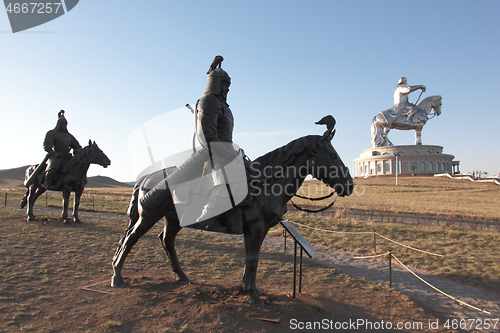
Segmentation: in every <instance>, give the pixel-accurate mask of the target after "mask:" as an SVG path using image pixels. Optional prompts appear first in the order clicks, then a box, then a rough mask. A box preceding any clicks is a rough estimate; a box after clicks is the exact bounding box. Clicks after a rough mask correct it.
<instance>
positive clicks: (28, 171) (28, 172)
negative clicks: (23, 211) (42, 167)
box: [21, 164, 38, 208]
mask: <svg viewBox="0 0 500 333" xmlns="http://www.w3.org/2000/svg"><path fill="white" fill-rule="evenodd" d="M37 166H38V164H36V165H32V166H29V167H28V168H27V169H26V171H25V172H24V183H25V184H26V182H27V181H28V179H30V177H31V174H32V173H33V172H34V171H35V169H36V167H37ZM29 194H30V187H29V186H28V187H27V188H26V193H25V194H24V197H23V198H22V200H21V208H24V207H26V205H27V204H28V196H29Z"/></svg>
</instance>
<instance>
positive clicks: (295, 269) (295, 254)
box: [293, 241, 297, 298]
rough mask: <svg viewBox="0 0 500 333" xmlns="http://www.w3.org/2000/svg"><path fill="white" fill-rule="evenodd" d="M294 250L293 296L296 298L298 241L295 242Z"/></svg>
mask: <svg viewBox="0 0 500 333" xmlns="http://www.w3.org/2000/svg"><path fill="white" fill-rule="evenodd" d="M294 243H295V246H294V251H293V298H295V285H296V282H297V241H295V242H294Z"/></svg>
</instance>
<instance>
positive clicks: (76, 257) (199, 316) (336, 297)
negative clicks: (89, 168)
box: [0, 178, 500, 332]
mask: <svg viewBox="0 0 500 333" xmlns="http://www.w3.org/2000/svg"><path fill="white" fill-rule="evenodd" d="M390 181H391V180H390V179H389V180H387V179H386V180H382V179H379V180H359V181H357V182H359V183H360V184H361V182H364V185H365V186H366V190H367V191H366V193H365V194H366V195H367V197H362V196H360V197H358V198H355V197H353V198H354V200H353V204H352V205H353V207H354V206H356V205H358V204H359V205H360V206H359V207H361V206H363V202H362V201H363V200H367V201H366V202H369V201H371V205H377V202H376V201H374V200H375V199H374V198H376V197H377V195H376V193H377V192H378V193H380V191H381V189H384V188H386V189H387V190H386V191H385V192H386V198H387V196H389V198H388V199H383V198H381V199H380V200H379V206H380V207H381V209H382V210H389V208H388V207H386V206H382V205H381V201H384V202H385V203H388V202H390V201H391V200H390V195H392V194H391V193H392V192H394V193H396V194H394V195H395V196H398V193H397V192H407V194H408V195H418V193H419V191H420V194H421V195H422V197H425V190H424V188H425V182H427V183H429V182H431V183H432V182H433V181H434V179H432V178H418V179H417V178H409V179H408V180H407V181H408V182H413V184H410V183H406V184H402V188H396V189H394V188H393V187H391V186H389V182H390ZM443 184H444V183H442V184H440V185H438V186H436V187H435V188H433V187H432V186H427V188H428V191H431V192H439V191H440V190H439V189H440V188H444V190H443V192H451V191H450V187H453V186H456V187H457V189H456V193H458V194H460V193H461V192H462V191H469V192H472V193H473V194H474V195H472V196H471V195H470V193H469V195H468V196H467V195H466V197H469V198H474V197H478V196H481V195H484V196H485V197H486V198H488V197H491V198H490V199H489V200H490V202H492V203H493V204H494V203H495V202H496V201H495V200H499V199H498V198H499V197H500V196H498V192H497V191H498V190H497V188H495V187H491V188H490V187H483V188H480V187H478V188H475V187H473V188H467V186H469V184H465V185H464V183H457V182H454V181H453V180H448V183H446V184H444V185H443ZM455 184H456V185H455ZM471 185H472V184H471ZM481 185H486V184H481ZM487 186H489V185H487ZM411 188H415V189H417V191H415V192H416V194H412V193H414V192H413V191H411ZM429 188H430V189H429ZM130 191H131V189H130V188H111V189H110V188H108V189H104V190H102V189H88V190H87V191H86V193H87V195H88V196H87V198H86V203H85V204H84V205H82V208H83V209H84V210H91V207H93V208H94V210H98V211H105V212H107V213H106V214H105V215H102V214H101V215H86V216H85V218H84V219H83V222H84V223H83V224H82V225H76V224H75V225H71V226H65V225H62V224H61V223H60V221H59V218H58V217H59V212H58V211H57V212H54V209H52V210H49V211H41V210H39V211H38V220H37V221H35V222H31V223H28V222H26V221H25V215H24V212H23V211H21V210H19V209H16V208H12V207H1V208H0V228H1V229H2V231H1V234H0V235H1V238H2V247H1V254H0V255H1V258H2V259H1V261H0V265H1V269H2V282H1V286H0V309H1V313H2V315H1V316H2V323H1V324H0V330H2V331H5V332H19V331H23V332H24V331H27V332H30V331H32V332H238V331H241V332H288V331H291V330H292V327H291V325H292V323H294V321H293V320H297V322H314V321H322V320H327V321H330V320H331V321H333V322H348V321H349V320H351V321H352V320H356V319H364V320H366V321H370V322H373V323H376V322H378V323H380V322H381V321H384V322H385V323H387V322H391V323H394V325H395V323H397V322H404V323H417V322H422V323H424V325H423V327H424V328H426V327H427V324H428V323H429V322H432V321H435V320H441V322H443V321H444V320H445V318H444V317H443V316H442V315H441V314H439V313H436V312H434V311H432V310H431V309H429V308H428V307H426V306H425V304H422V303H420V302H418V301H414V300H412V299H410V298H409V297H408V296H405V295H402V294H401V293H399V292H397V291H396V290H394V289H391V288H389V287H388V286H386V285H383V284H376V283H372V282H370V281H367V280H366V279H363V278H357V277H353V276H349V275H346V274H343V273H342V272H340V271H338V270H335V269H333V268H329V267H326V266H325V265H322V264H319V263H315V262H313V261H306V262H305V263H304V284H303V293H301V294H298V296H297V298H296V299H293V298H291V291H292V274H293V256H292V255H290V254H286V253H282V252H280V251H272V250H265V249H264V250H263V251H262V253H261V261H260V265H259V271H258V276H257V278H258V287H259V288H260V290H261V292H262V294H263V299H264V300H265V301H266V303H267V305H266V306H263V307H256V306H252V305H250V304H248V297H247V296H246V295H245V294H244V292H243V291H242V287H241V278H242V275H243V262H244V249H243V245H242V244H241V243H237V242H233V241H229V240H226V239H223V238H221V237H216V236H214V235H211V234H208V233H200V232H197V231H190V230H183V231H182V232H181V233H180V234H179V237H178V240H177V247H178V250H179V252H180V259H181V263H182V265H183V267H184V269H185V271H186V273H187V274H188V276H189V277H190V278H191V279H192V283H191V284H188V285H184V284H180V283H178V282H177V281H176V280H175V277H174V274H173V273H172V272H171V270H170V267H169V264H168V261H167V258H166V255H165V253H164V251H163V249H162V248H161V245H160V242H159V241H158V239H157V237H156V235H157V234H158V233H159V232H160V230H161V225H157V226H155V227H154V230H151V231H150V232H149V233H148V234H146V235H145V236H143V237H142V238H141V240H140V241H139V243H138V244H137V245H136V247H134V249H133V251H132V253H131V255H130V256H129V258H128V260H127V262H126V265H125V270H124V276H125V278H126V280H127V283H128V286H127V287H126V288H123V289H113V288H111V287H109V282H110V277H111V274H112V269H111V266H110V263H111V258H112V257H113V254H114V251H115V247H116V243H117V241H118V239H119V237H120V235H121V233H122V232H123V230H124V228H125V226H126V224H127V221H126V219H125V218H124V215H123V213H124V212H125V210H126V206H127V205H128V199H129V198H128V195H129V194H130ZM6 192H8V193H9V202H18V200H19V199H20V197H21V196H22V193H21V192H22V190H21V189H19V188H18V189H17V190H16V189H15V188H14V189H12V188H10V189H9V191H6ZM423 192H424V193H423ZM369 196H372V198H370V197H369ZM399 196H401V193H399ZM116 198H121V199H120V200H117V199H116ZM436 198H439V195H436V197H431V199H432V200H430V201H432V202H433V204H435V201H436V200H438V199H436ZM43 199H44V198H40V199H39V200H41V202H37V203H38V204H39V205H45V201H44V200H43ZM60 200H61V199H60V196H58V195H57V194H55V193H51V194H50V195H49V197H48V199H47V204H48V205H49V206H52V207H58V206H59V205H60ZM339 200H340V199H339ZM347 200H348V198H345V199H342V200H340V201H339V203H338V204H337V207H336V208H335V209H336V210H337V212H338V214H339V216H337V217H329V218H327V217H325V218H319V217H318V218H315V217H312V218H311V217H308V216H304V215H300V214H299V215H297V214H295V215H290V216H288V218H289V219H291V220H297V221H299V220H300V222H302V223H311V225H316V226H318V227H320V228H325V229H326V228H328V229H331V230H334V229H336V230H347V229H349V228H350V230H361V229H360V228H361V226H362V225H366V226H367V227H368V228H369V229H370V228H371V229H373V227H376V228H381V227H384V226H385V227H386V228H388V229H387V230H389V231H390V233H391V236H392V237H396V238H397V237H402V236H401V235H406V236H407V239H399V238H398V239H399V240H400V241H403V240H405V241H406V240H411V239H412V233H415V231H416V229H406V228H405V227H406V226H404V225H402V224H401V223H382V224H376V222H374V221H364V222H362V221H361V222H360V221H354V220H352V219H348V218H343V217H342V216H341V215H342V212H343V211H347V210H348V209H350V208H349V207H347V206H348V201H347ZM409 200H413V199H409ZM403 201H404V200H403ZM445 201H449V198H445ZM339 204H340V205H339ZM489 204H491V203H489ZM437 205H438V206H439V204H437ZM454 205H455V206H454ZM476 205H479V203H478V204H476V203H475V202H471V205H470V208H469V210H470V211H473V212H474V214H477V213H476V211H477V210H478V211H481V209H479V208H476ZM487 205H488V204H486V206H487ZM402 206H404V204H401V203H399V204H398V203H397V202H396V203H395V204H394V208H393V210H394V211H397V212H398V213H401V212H404V210H403V209H401V207H402ZM406 206H407V207H411V208H410V209H407V211H406V212H405V213H418V211H419V209H420V210H421V208H419V207H420V206H418V204H415V203H413V202H408V203H406ZM424 206H426V205H424ZM424 206H421V207H424ZM449 206H450V207H452V208H451V209H450V208H441V209H445V210H446V209H447V210H451V212H445V211H443V212H440V214H454V215H456V216H458V215H464V216H467V214H469V213H467V211H468V210H467V208H466V207H465V208H464V207H462V204H460V211H456V212H453V209H454V208H453V207H457V206H458V204H455V203H451V202H450V203H449ZM371 209H372V210H373V208H371ZM368 210H369V209H368ZM462 210H464V211H465V212H466V213H461V211H462ZM110 212H111V213H110ZM112 212H114V213H115V214H113V213H112ZM432 212H433V211H432V209H429V208H425V211H422V214H430V213H432ZM116 213H119V214H116ZM35 214H37V213H35ZM492 214H493V213H491V212H488V213H486V214H483V216H480V218H483V219H487V220H495V218H496V219H497V220H498V213H497V216H494V214H493V215H492ZM469 216H470V214H469ZM279 228H280V227H279ZM418 228H419V229H421V230H420V232H421V233H420V234H419V235H418V236H419V237H421V236H424V238H426V236H425V235H426V234H425V230H424V226H419V227H417V229H418ZM387 230H381V232H385V231H387ZM301 232H303V229H301ZM279 233H281V229H278V227H276V228H275V229H274V230H273V232H272V233H271V234H272V235H274V236H277V234H279ZM481 233H484V234H481ZM304 234H305V235H306V238H308V239H309V240H310V241H311V243H313V245H314V244H315V243H316V244H322V245H325V244H326V245H327V246H328V247H331V248H333V249H337V248H339V247H340V248H342V249H344V250H348V251H353V252H356V253H360V254H368V253H369V252H370V250H369V247H370V245H369V242H366V241H362V242H361V243H367V244H364V245H363V244H361V245H360V244H358V243H355V244H351V245H349V244H347V243H349V242H348V241H346V240H345V239H344V240H343V242H342V239H339V238H335V239H330V240H328V239H327V238H325V237H320V236H319V235H318V234H314V233H312V232H310V233H307V232H304ZM320 234H321V233H320ZM467 234H468V235H471V236H470V237H473V238H474V239H472V240H471V239H468V238H467V237H466V235H467ZM497 234H498V232H497V231H479V232H477V233H474V232H472V231H470V232H469V231H464V230H457V229H456V228H445V227H439V226H434V229H433V230H431V232H429V233H428V235H437V236H436V237H438V238H439V237H440V238H441V239H444V238H446V237H448V238H452V237H453V238H457V237H458V238H459V240H460V241H462V242H471V245H470V246H471V248H477V249H478V250H477V252H476V253H472V255H477V256H479V255H483V253H482V252H483V250H484V249H487V248H489V251H490V252H488V253H486V255H488V256H489V255H490V253H493V255H495V253H497V252H498V251H497V250H498V245H497V244H498V240H499V239H498V236H497ZM460 237H461V238H460ZM488 237H489V238H488ZM344 238H345V237H344ZM429 238H431V237H429ZM413 240H414V241H415V242H417V243H418V242H419V240H418V239H417V238H416V237H413ZM435 240H436V238H434V239H432V238H431V242H432V243H436V241H435ZM484 240H486V241H487V242H488V243H489V244H483V245H482V246H480V247H479V248H478V247H477V245H479V242H481V241H484ZM447 241H448V240H446V241H443V242H441V243H439V242H438V244H436V245H435V246H436V248H435V249H434V250H436V251H437V250H439V249H441V250H444V251H452V252H454V253H455V252H456V251H457V249H459V248H460V246H459V245H450V244H448V242H447ZM474 241H477V242H478V244H475V243H474ZM420 243H421V244H422V240H420ZM380 246H381V247H380V250H379V251H378V252H379V253H382V252H383V251H384V250H385V248H384V245H383V244H381V245H380ZM424 246H425V244H424ZM447 246H448V247H449V248H450V249H448V250H447V249H446V247H447ZM439 247H441V248H439ZM462 248H465V249H466V250H464V251H465V252H467V254H471V253H470V251H469V250H467V249H468V248H467V247H464V246H462ZM459 254H461V253H459ZM411 257H412V256H410V255H409V254H408V257H407V258H406V259H405V260H406V262H407V263H408V262H409V263H410V264H413V265H415V266H421V267H423V268H424V269H425V268H426V267H428V266H426V265H429V263H430V262H432V260H427V261H426V260H424V261H423V263H418V260H419V259H422V258H417V259H411ZM453 269H455V268H453ZM428 270H429V271H432V270H434V268H432V266H431V268H430V269H428ZM497 270H498V265H495V264H493V265H489V266H488V265H483V266H481V267H480V268H479V272H477V271H474V270H472V269H467V270H466V271H467V272H466V274H465V275H460V274H458V273H457V272H458V271H459V268H456V269H455V270H454V271H452V272H443V271H436V273H437V274H440V275H443V276H446V275H447V274H448V275H449V276H450V278H453V279H458V280H460V279H463V278H464V276H465V278H466V279H467V280H468V281H466V282H467V283H471V284H475V285H481V284H488V286H487V287H488V288H490V289H491V290H493V291H497V292H498V290H500V288H498V278H495V274H496V273H497ZM481 272H483V273H484V274H482V273H481ZM454 273H456V275H455V276H454ZM482 275H484V276H482ZM496 276H498V274H497V275H496ZM85 287H87V288H85ZM478 316H479V315H478ZM277 319H279V322H278V323H275V322H272V321H268V320H276V321H277ZM306 331H307V330H306ZM309 331H311V330H309ZM333 331H342V330H333ZM346 331H349V330H346ZM350 331H373V330H363V329H358V330H350ZM402 331H407V332H411V331H414V330H412V329H406V330H402ZM423 331H435V330H431V329H427V330H425V329H424V330H423ZM439 331H440V332H444V331H446V329H441V330H439ZM450 331H453V330H451V329H450Z"/></svg>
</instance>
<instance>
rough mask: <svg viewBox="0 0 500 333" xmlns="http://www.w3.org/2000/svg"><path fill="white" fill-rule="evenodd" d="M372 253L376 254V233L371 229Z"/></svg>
mask: <svg viewBox="0 0 500 333" xmlns="http://www.w3.org/2000/svg"><path fill="white" fill-rule="evenodd" d="M373 254H377V233H376V232H375V229H373Z"/></svg>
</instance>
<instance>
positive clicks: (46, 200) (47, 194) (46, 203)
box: [45, 192, 49, 206]
mask: <svg viewBox="0 0 500 333" xmlns="http://www.w3.org/2000/svg"><path fill="white" fill-rule="evenodd" d="M48 197H49V192H45V206H48Z"/></svg>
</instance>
